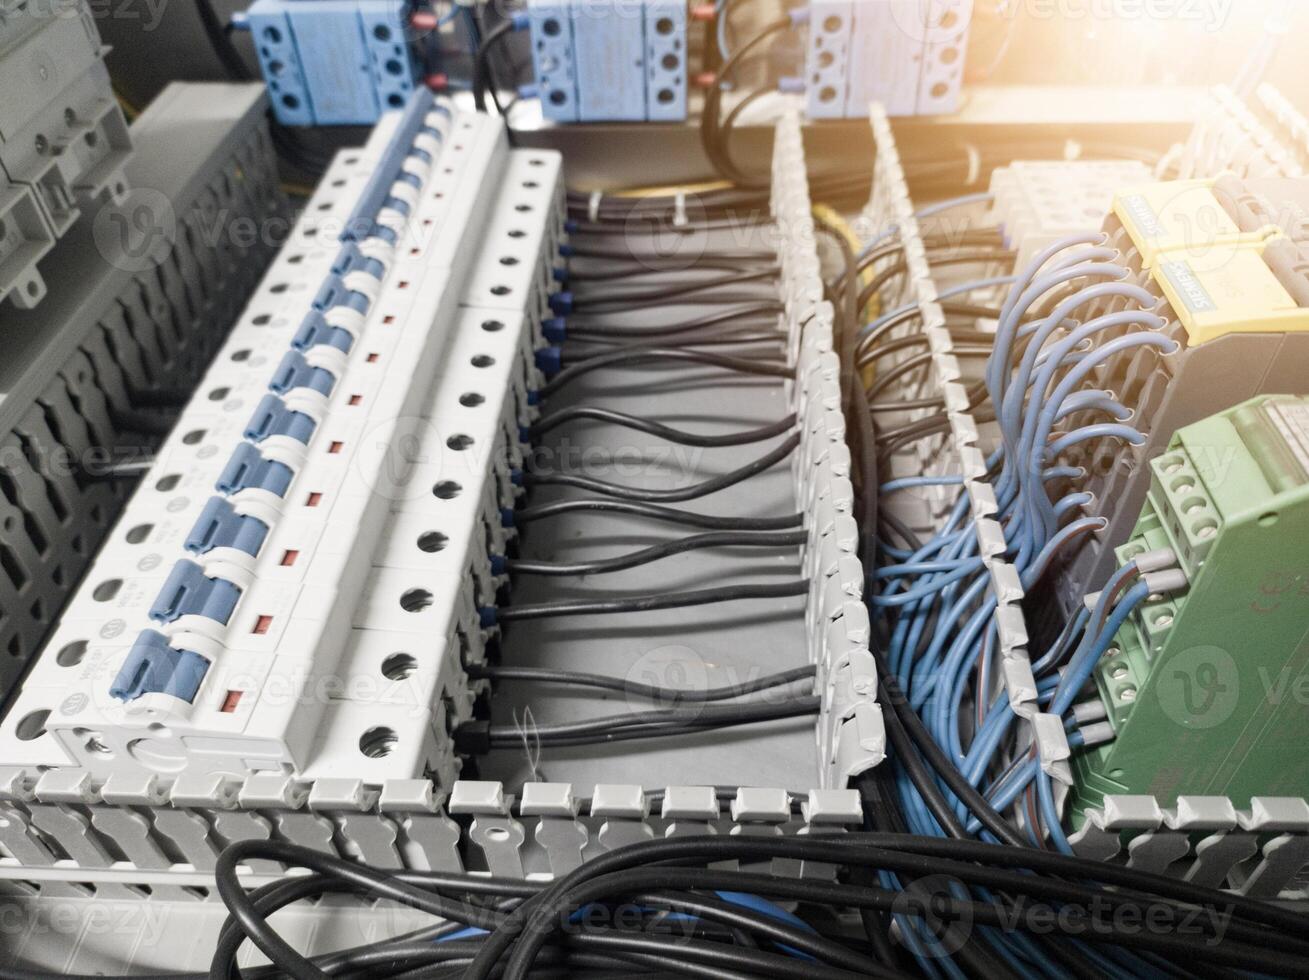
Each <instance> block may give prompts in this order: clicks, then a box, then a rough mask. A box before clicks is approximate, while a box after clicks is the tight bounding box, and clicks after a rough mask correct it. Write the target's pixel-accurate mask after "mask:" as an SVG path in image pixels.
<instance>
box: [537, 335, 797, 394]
mask: <svg viewBox="0 0 1309 980" xmlns="http://www.w3.org/2000/svg"><path fill="white" fill-rule="evenodd" d="M659 360H664V361H692V362H694V363H696V364H705V365H708V366H710V367H717V368H722V369H723V370H725V371H732V372H735V373H737V374H756V375H761V376H763V377H770V378H793V377H795V369H794V368H790V367H787V366H785V365H780V364H768V363H763V364H761V363H760V362H759V361H757V360H754V359H751V358H744V357H729V356H726V355H724V354H713V353H710V352H709V351H695V350H686V349H684V348H681V347H647V346H644V345H641V346H631V347H624V348H622V349H621V350H613V351H605V352H604V353H602V354H592V355H590V356H588V357H585V358H583V359H582V360H580V361H577V362H575V363H570V364H567V365H566V366H565V367H564V369H563V370H562V371H560V372H559V373H558V374H556V375H555V376H554V377H553V378H551V379H550V380H549V381H548V382H546V383H545V384H544V385H542V386H541V395H542V397H546V398H548V397H549V396H550V395H552V394H554V393H555V392H556V391H558V390H559V389H560V388H562V387H563V386H564V385H566V384H569V383H571V382H573V381H575V380H576V379H577V378H579V377H581V376H582V375H584V374H590V373H591V372H592V371H596V370H599V369H600V368H604V367H611V366H613V365H615V364H621V365H623V366H624V367H626V366H628V365H631V364H640V363H642V362H645V361H659Z"/></svg>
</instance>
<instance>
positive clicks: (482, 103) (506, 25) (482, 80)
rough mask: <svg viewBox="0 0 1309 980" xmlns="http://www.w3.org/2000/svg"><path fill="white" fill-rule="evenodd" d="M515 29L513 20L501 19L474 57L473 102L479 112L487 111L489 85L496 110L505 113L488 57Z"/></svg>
mask: <svg viewBox="0 0 1309 980" xmlns="http://www.w3.org/2000/svg"><path fill="white" fill-rule="evenodd" d="M513 30H514V23H513V21H512V20H504V21H501V22H500V23H499V24H497V25H496V26H495V27H493V28H492V29H491V32H490V33H489V34H487V35H486V36H485V37H484V38H483V39H482V42H481V43H480V44H479V45H478V46H477V55H476V56H475V57H474V58H473V103H474V105H476V106H477V111H478V112H485V111H486V92H487V89H488V87H489V88H490V89H491V99H492V101H493V102H494V103H495V107H496V111H498V112H500V114H501V115H504V112H503V110H502V108H501V106H500V100H499V96H498V95H497V94H496V92H495V82H494V80H493V79H492V78H491V65H490V61H489V60H488V59H489V57H490V52H491V49H492V48H493V47H495V46H496V45H497V44H498V43H500V42H501V41H503V40H504V39H505V38H506V37H508V36H509V35H510V34H512V33H513Z"/></svg>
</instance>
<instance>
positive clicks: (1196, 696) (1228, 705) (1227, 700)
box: [1153, 646, 1241, 730]
mask: <svg viewBox="0 0 1309 980" xmlns="http://www.w3.org/2000/svg"><path fill="white" fill-rule="evenodd" d="M1153 687H1154V689H1155V691H1156V696H1157V697H1158V699H1159V707H1160V708H1161V709H1162V710H1163V712H1164V714H1165V715H1166V716H1167V717H1168V718H1169V719H1171V720H1172V721H1175V722H1176V723H1177V724H1179V725H1181V726H1182V727H1183V728H1190V729H1196V730H1203V729H1208V728H1216V727H1218V726H1219V725H1221V724H1222V723H1223V722H1225V721H1227V719H1229V718H1230V717H1232V713H1233V712H1234V711H1235V710H1236V706H1237V704H1238V703H1239V702H1240V699H1241V678H1240V672H1239V670H1238V669H1237V666H1236V661H1235V660H1234V659H1233V658H1232V655H1231V654H1229V653H1228V652H1227V651H1226V650H1223V649H1222V648H1220V647H1215V646H1199V647H1191V648H1190V649H1189V650H1183V651H1181V652H1180V653H1178V654H1176V655H1175V656H1172V657H1169V658H1168V661H1167V662H1166V663H1163V664H1161V665H1160V667H1159V671H1158V677H1157V680H1156V681H1155V682H1154V685H1153Z"/></svg>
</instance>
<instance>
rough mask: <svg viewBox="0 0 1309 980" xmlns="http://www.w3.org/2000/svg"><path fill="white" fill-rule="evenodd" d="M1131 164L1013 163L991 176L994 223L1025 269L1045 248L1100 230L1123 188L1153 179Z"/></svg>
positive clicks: (1143, 167)
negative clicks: (1075, 236) (1069, 237)
mask: <svg viewBox="0 0 1309 980" xmlns="http://www.w3.org/2000/svg"><path fill="white" fill-rule="evenodd" d="M1153 179H1154V178H1153V174H1152V173H1151V172H1150V168H1149V167H1147V166H1146V165H1145V164H1143V163H1139V162H1137V161H1135V160H1015V161H1014V162H1013V163H1011V164H1010V165H1009V166H1007V167H999V168H997V169H996V170H995V171H994V172H993V173H992V174H991V188H990V189H991V195H992V196H993V197H994V199H995V204H994V217H995V222H996V224H997V225H998V226H999V228H1000V232H1001V234H1003V235H1004V241H1005V245H1006V246H1007V247H1009V248H1011V249H1013V250H1014V253H1015V254H1014V268H1015V269H1025V268H1027V266H1028V265H1029V264H1030V263H1031V261H1032V259H1034V258H1035V257H1036V256H1037V255H1038V254H1040V253H1041V251H1042V250H1044V249H1045V248H1047V247H1049V246H1051V245H1053V244H1054V243H1055V242H1058V241H1061V240H1062V239H1064V238H1067V237H1068V236H1070V235H1077V234H1081V233H1083V232H1087V231H1095V230H1096V229H1097V228H1100V227H1102V226H1103V225H1104V222H1105V218H1106V217H1108V215H1109V212H1110V211H1111V210H1112V208H1113V204H1114V197H1115V195H1116V194H1117V193H1118V191H1119V190H1120V189H1121V188H1123V187H1137V186H1144V185H1146V184H1149V183H1150V182H1151V181H1152V180H1153Z"/></svg>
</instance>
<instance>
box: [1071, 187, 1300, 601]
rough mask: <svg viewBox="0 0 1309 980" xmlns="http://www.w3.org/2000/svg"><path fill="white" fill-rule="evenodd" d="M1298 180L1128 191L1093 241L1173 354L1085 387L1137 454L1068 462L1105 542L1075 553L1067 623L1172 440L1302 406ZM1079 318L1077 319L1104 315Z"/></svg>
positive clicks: (1142, 354) (1119, 362) (1110, 365)
mask: <svg viewBox="0 0 1309 980" xmlns="http://www.w3.org/2000/svg"><path fill="white" fill-rule="evenodd" d="M1307 200H1309V181H1306V180H1305V179H1303V178H1299V179H1283V178H1269V179H1256V178H1239V177H1235V176H1228V177H1223V178H1219V179H1217V180H1209V179H1205V180H1187V181H1174V182H1167V183H1154V184H1146V185H1142V186H1137V187H1133V188H1125V189H1123V190H1121V191H1120V192H1119V193H1118V195H1117V196H1116V198H1115V201H1114V206H1113V213H1112V214H1111V215H1110V217H1109V219H1108V220H1107V222H1106V223H1105V226H1104V231H1105V234H1106V236H1107V238H1108V241H1109V243H1110V244H1111V245H1113V246H1114V247H1116V248H1117V249H1118V250H1119V251H1120V252H1121V253H1122V264H1124V265H1126V266H1128V267H1129V268H1130V269H1131V270H1132V279H1133V281H1134V282H1135V283H1136V284H1137V285H1139V286H1141V287H1142V288H1143V289H1145V290H1146V291H1147V292H1149V293H1151V294H1153V296H1154V297H1155V306H1154V308H1153V309H1152V311H1151V312H1154V313H1157V314H1158V315H1159V316H1160V317H1161V318H1162V319H1163V320H1164V321H1166V323H1167V327H1166V328H1165V329H1166V331H1167V332H1168V334H1169V335H1170V336H1171V337H1172V338H1173V339H1174V340H1176V341H1177V344H1178V349H1177V351H1176V352H1174V353H1171V354H1161V353H1159V352H1157V351H1154V350H1150V351H1138V352H1135V353H1132V354H1124V355H1121V356H1119V357H1117V358H1114V359H1111V360H1109V361H1108V362H1107V363H1106V364H1105V365H1103V366H1102V367H1101V368H1100V369H1098V370H1097V372H1096V373H1095V375H1094V376H1093V377H1092V378H1091V379H1090V383H1091V384H1093V385H1094V386H1095V387H1097V388H1100V389H1103V390H1107V391H1113V392H1115V393H1116V394H1117V395H1118V396H1119V398H1120V400H1123V401H1124V403H1125V404H1131V405H1134V406H1135V407H1136V412H1135V415H1134V418H1133V424H1134V425H1135V426H1136V427H1137V428H1138V429H1139V430H1140V432H1141V434H1142V437H1143V441H1142V444H1141V445H1139V446H1136V447H1133V448H1131V449H1129V450H1128V451H1127V452H1124V451H1122V447H1120V446H1117V445H1114V444H1109V443H1105V444H1102V445H1099V446H1098V447H1093V448H1089V449H1087V450H1085V451H1084V452H1081V453H1075V454H1072V455H1071V456H1070V457H1069V461H1070V462H1071V463H1073V464H1074V465H1079V466H1082V467H1084V468H1085V469H1086V470H1087V471H1088V474H1089V483H1088V489H1090V490H1091V491H1092V492H1094V493H1095V494H1096V496H1097V498H1098V499H1099V500H1102V501H1104V502H1105V516H1106V517H1107V518H1108V519H1109V522H1110V523H1109V528H1108V530H1107V532H1106V534H1105V535H1104V536H1103V537H1102V538H1101V539H1100V540H1098V541H1093V542H1090V543H1089V544H1088V546H1087V547H1086V548H1085V549H1084V550H1083V551H1082V552H1081V553H1080V554H1079V556H1078V558H1077V560H1076V561H1075V562H1074V563H1073V565H1072V567H1071V569H1070V570H1069V572H1068V574H1066V575H1065V576H1063V578H1062V582H1061V589H1060V596H1061V599H1062V604H1063V607H1064V609H1065V610H1071V609H1073V608H1075V606H1076V605H1077V604H1078V603H1079V602H1080V601H1081V596H1082V595H1083V594H1085V593H1086V592H1087V591H1089V590H1094V589H1096V588H1098V587H1099V586H1100V585H1102V584H1103V583H1104V582H1105V581H1106V580H1107V579H1108V577H1109V575H1110V574H1112V572H1113V570H1114V568H1115V567H1116V566H1117V560H1116V557H1115V555H1114V553H1113V550H1112V549H1113V548H1115V547H1117V546H1119V545H1121V544H1122V543H1123V542H1125V541H1126V540H1127V539H1128V537H1129V536H1130V535H1131V533H1132V529H1133V528H1134V527H1135V526H1136V523H1137V520H1138V518H1139V516H1140V514H1141V510H1142V507H1143V506H1144V505H1145V501H1146V497H1147V493H1148V491H1149V488H1150V485H1151V478H1152V477H1151V464H1152V463H1153V462H1154V461H1156V460H1158V459H1159V458H1160V457H1161V456H1163V455H1164V454H1165V453H1166V452H1167V451H1168V447H1169V443H1170V440H1171V439H1172V437H1173V436H1174V434H1176V433H1177V432H1178V431H1179V430H1180V429H1182V428H1184V427H1185V426H1188V425H1191V424H1193V423H1196V422H1199V421H1201V420H1203V419H1205V418H1207V417H1209V416H1210V415H1212V414H1213V413H1214V412H1215V411H1224V410H1226V409H1229V408H1232V407H1234V406H1236V405H1239V404H1241V403H1243V402H1245V401H1248V400H1249V399H1251V398H1254V397H1257V396H1260V395H1272V394H1289V395H1305V394H1309V249H1306V242H1309V234H1307V233H1306V228H1307V227H1309V225H1307V224H1306V221H1305V215H1306V209H1305V202H1306V201H1307ZM1113 309H1116V307H1110V306H1108V305H1107V304H1106V303H1103V302H1101V303H1096V304H1092V305H1090V306H1088V308H1087V309H1086V311H1085V314H1084V315H1083V316H1084V317H1085V318H1086V319H1090V318H1091V317H1095V316H1099V315H1102V314H1104V313H1108V312H1111V311H1112V310H1113Z"/></svg>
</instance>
